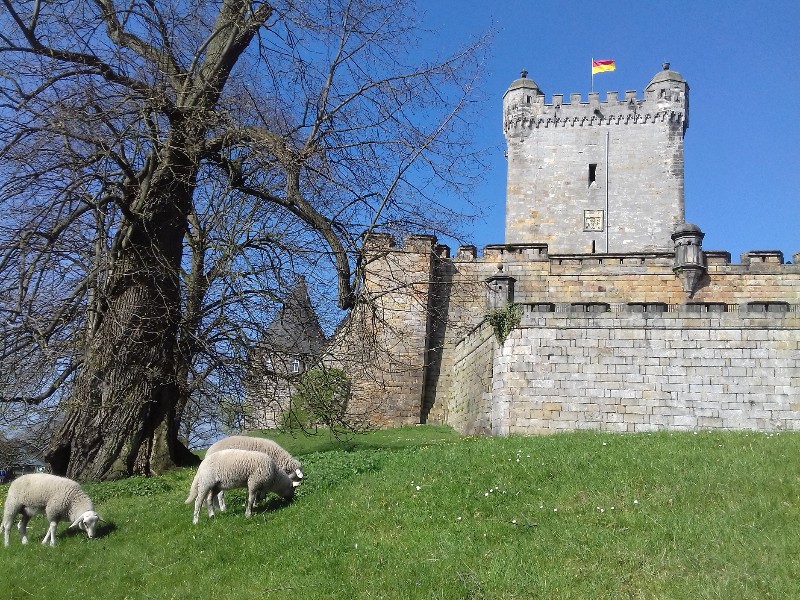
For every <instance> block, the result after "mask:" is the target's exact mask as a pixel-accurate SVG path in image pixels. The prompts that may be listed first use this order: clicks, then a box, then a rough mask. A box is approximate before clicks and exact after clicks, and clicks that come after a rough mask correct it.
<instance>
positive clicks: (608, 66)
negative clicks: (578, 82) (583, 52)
mask: <svg viewBox="0 0 800 600" xmlns="http://www.w3.org/2000/svg"><path fill="white" fill-rule="evenodd" d="M616 68H617V63H615V62H614V61H613V60H593V61H592V75H594V74H595V73H603V72H605V71H615V70H616Z"/></svg>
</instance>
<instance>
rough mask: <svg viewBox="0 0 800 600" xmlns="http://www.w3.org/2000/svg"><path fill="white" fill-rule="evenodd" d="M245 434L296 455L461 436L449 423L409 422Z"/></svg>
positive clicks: (423, 443) (432, 442) (396, 446)
mask: <svg viewBox="0 0 800 600" xmlns="http://www.w3.org/2000/svg"><path fill="white" fill-rule="evenodd" d="M247 435H253V436H257V437H266V438H270V439H272V440H275V441H276V442H278V443H279V444H281V445H282V446H283V447H284V448H286V449H288V450H290V451H291V452H292V453H293V454H294V455H296V456H302V455H303V454H311V453H314V452H331V451H336V450H339V451H341V450H343V451H345V452H354V451H358V450H399V449H403V448H413V447H418V446H429V445H436V444H444V443H450V442H454V441H456V440H457V439H458V438H459V437H460V435H459V434H458V433H457V432H456V431H455V430H453V429H452V428H451V427H448V426H443V425H409V426H405V427H394V428H390V429H374V430H370V431H364V432H359V433H354V432H346V433H340V432H337V433H334V432H331V431H329V430H328V429H323V428H319V429H316V430H305V431H304V430H296V431H279V430H254V431H250V432H247Z"/></svg>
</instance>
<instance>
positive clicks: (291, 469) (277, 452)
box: [192, 435, 304, 511]
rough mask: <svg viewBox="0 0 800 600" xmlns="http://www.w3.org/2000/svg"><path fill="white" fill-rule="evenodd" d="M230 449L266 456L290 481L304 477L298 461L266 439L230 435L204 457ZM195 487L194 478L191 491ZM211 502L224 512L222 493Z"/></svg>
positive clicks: (209, 449) (212, 445) (276, 444)
mask: <svg viewBox="0 0 800 600" xmlns="http://www.w3.org/2000/svg"><path fill="white" fill-rule="evenodd" d="M231 449H235V450H252V451H254V452H264V453H266V454H268V455H269V456H270V457H271V458H272V460H274V461H275V464H277V465H278V467H279V468H280V469H282V470H283V472H284V473H286V474H287V475H288V476H289V477H290V478H291V479H293V480H295V481H300V480H302V479H303V477H304V475H303V471H302V470H301V466H302V465H301V464H300V461H299V460H297V459H296V458H295V457H294V456H292V455H291V454H290V453H289V452H288V451H287V450H285V449H284V448H283V447H282V446H281V445H280V444H278V442H275V441H273V440H269V439H267V438H260V437H250V436H249V435H231V436H229V437H226V438H222V439H221V440H219V441H218V442H214V443H213V444H211V446H209V448H208V450H206V456H207V457H208V456H210V455H211V454H214V453H215V452H219V451H220V450H231ZM196 487H197V477H196V476H195V481H193V482H192V490H193V491H194V490H195V488H196ZM195 493H196V491H195ZM213 501H214V502H216V503H217V505H218V506H219V509H220V510H222V511H224V510H225V493H224V492H219V493H218V494H216V495H215V496H214V499H213Z"/></svg>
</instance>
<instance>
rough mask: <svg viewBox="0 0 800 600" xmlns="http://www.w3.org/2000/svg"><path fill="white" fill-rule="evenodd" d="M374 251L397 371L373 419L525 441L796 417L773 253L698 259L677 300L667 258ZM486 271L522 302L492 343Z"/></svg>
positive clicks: (789, 321) (417, 247)
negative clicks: (699, 268)
mask: <svg viewBox="0 0 800 600" xmlns="http://www.w3.org/2000/svg"><path fill="white" fill-rule="evenodd" d="M387 249H388V251H384V252H382V254H381V255H380V256H379V257H376V258H375V259H374V260H372V261H371V262H370V267H369V270H370V273H371V275H370V279H369V280H370V281H371V282H372V286H373V288H374V289H379V290H382V291H380V292H379V293H378V294H377V295H376V296H375V297H376V298H380V299H381V304H386V303H387V301H388V304H389V306H387V307H384V312H383V313H382V315H383V320H384V321H386V322H388V323H390V324H391V328H388V329H385V330H383V331H384V335H385V336H386V338H385V339H386V340H389V339H392V340H395V341H394V342H393V343H394V346H392V350H391V352H390V354H391V355H392V356H394V359H395V363H394V364H395V365H400V366H402V368H397V367H393V369H394V374H393V376H392V377H389V378H387V380H388V381H391V389H390V390H389V389H388V388H387V390H386V391H385V393H389V394H390V396H391V397H392V406H393V407H394V408H393V409H392V410H391V411H390V412H389V414H387V415H384V417H385V418H384V420H383V421H382V422H383V423H384V424H400V423H403V424H407V423H410V422H415V419H418V420H419V421H421V422H436V423H448V424H451V425H453V426H454V427H455V428H456V429H458V430H460V431H463V432H465V433H481V432H483V433H490V432H494V433H510V432H517V433H522V432H526V433H538V432H541V431H548V430H556V429H565V428H584V427H593V428H601V429H614V430H625V431H639V430H645V429H648V428H676V427H677V428H681V427H690V426H696V427H720V428H728V427H731V428H753V429H770V428H773V429H774V428H784V429H791V428H795V424H796V423H800V420H798V419H800V413H796V412H794V411H797V410H798V406H797V404H796V403H797V402H798V401H799V400H798V398H799V397H800V363H798V360H800V346H798V344H800V264H783V256H782V255H781V254H780V253H779V252H774V251H771V252H770V251H765V252H752V253H747V254H745V255H743V256H742V262H741V264H730V263H729V259H730V258H729V256H728V255H727V253H724V252H708V253H707V254H706V255H705V263H706V274H705V276H704V277H703V278H702V279H701V280H700V283H699V285H698V289H697V290H696V291H695V292H694V294H693V295H692V297H689V296H688V294H687V292H686V290H684V288H683V287H682V285H681V281H680V278H679V277H677V276H676V274H675V273H674V272H673V267H674V258H675V255H674V253H639V254H617V255H615V254H608V255H606V254H603V255H599V254H594V255H550V254H549V253H548V251H547V246H546V245H543V244H529V245H502V246H500V245H498V246H488V247H487V248H486V249H485V251H484V254H483V256H481V257H478V256H477V253H476V252H475V249H474V248H471V247H462V248H460V249H459V250H458V252H457V253H456V254H455V256H452V257H451V256H450V252H449V249H447V248H446V247H443V246H441V245H437V244H436V240H435V238H432V237H430V236H427V237H419V236H415V237H414V238H412V239H410V240H407V241H406V243H405V245H404V246H402V247H400V246H395V245H394V242H393V241H385V245H384V250H387ZM798 258H800V255H796V256H795V262H797V259H798ZM426 268H429V269H430V270H429V271H428V272H426V271H425V269H426ZM497 273H503V274H505V276H508V277H510V278H513V279H514V280H515V286H514V292H513V293H514V297H513V301H514V302H515V303H518V304H520V305H521V306H523V307H524V308H525V314H524V318H523V322H522V324H521V326H520V328H519V329H518V330H515V331H514V332H513V333H512V335H511V336H510V337H509V339H508V340H507V341H506V342H505V343H504V344H500V343H499V342H497V340H496V339H495V337H494V334H493V332H492V330H491V328H490V327H489V326H488V325H487V324H486V323H485V322H484V317H485V316H486V314H487V312H488V303H487V295H488V293H489V287H488V285H487V283H486V280H487V279H490V278H491V277H492V276H495V275H496V274H497ZM401 274H402V275H401ZM398 278H399V280H400V281H402V282H404V283H399V282H398ZM390 282H391V288H390V290H389V291H387V290H386V286H387V285H389V283H390ZM374 286H377V288H375V287H374ZM426 306H427V309H426V308H425V307H426ZM381 363H382V364H384V365H385V367H386V369H387V370H388V369H389V366H388V365H389V364H390V362H389V360H388V358H387V359H383V360H382V361H381ZM792 373H793V374H792ZM723 380H725V381H723ZM767 381H768V382H769V383H765V382H767ZM720 386H722V387H720ZM745 399H746V401H745ZM395 400H397V402H395Z"/></svg>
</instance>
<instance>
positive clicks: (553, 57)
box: [419, 0, 800, 262]
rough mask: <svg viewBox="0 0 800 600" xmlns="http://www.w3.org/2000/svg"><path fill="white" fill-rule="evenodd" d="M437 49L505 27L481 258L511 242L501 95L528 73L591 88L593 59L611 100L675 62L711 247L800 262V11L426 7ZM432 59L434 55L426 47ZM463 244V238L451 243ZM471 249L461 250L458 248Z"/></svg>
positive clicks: (691, 184)
mask: <svg viewBox="0 0 800 600" xmlns="http://www.w3.org/2000/svg"><path fill="white" fill-rule="evenodd" d="M419 6H420V8H421V11H420V15H419V19H420V25H421V26H422V27H423V28H426V29H430V30H432V31H435V32H436V33H435V36H432V37H431V38H429V39H430V40H432V41H430V42H429V43H430V44H431V50H432V52H434V53H445V52H447V51H448V50H452V49H453V48H455V47H457V46H458V45H459V44H463V42H464V40H467V39H470V38H473V37H475V36H476V35H478V34H479V33H480V32H482V31H485V30H487V29H489V28H494V29H495V30H496V34H495V36H494V39H493V42H492V46H491V48H490V50H489V56H488V62H487V64H486V68H485V78H484V81H483V83H482V85H481V98H480V102H481V104H482V105H483V106H482V107H481V108H482V112H483V114H484V115H485V119H483V122H482V125H481V126H480V127H478V128H477V129H476V131H475V134H476V143H477V144H479V145H484V146H487V147H490V148H491V149H492V150H491V153H490V157H489V171H488V173H487V178H486V181H485V183H484V184H483V185H482V186H480V187H478V188H477V189H476V190H475V200H476V201H477V202H478V203H479V204H480V205H482V206H483V207H485V209H486V210H487V213H488V214H487V217H486V218H485V219H484V221H483V222H482V223H479V224H476V225H475V227H474V230H473V235H472V238H471V242H472V243H474V244H475V245H476V246H478V248H479V249H480V248H482V247H483V246H484V245H486V244H497V243H503V241H504V229H505V222H504V211H505V177H506V165H505V159H504V157H503V149H504V147H505V142H504V139H503V135H502V129H501V99H502V95H503V93H504V92H505V90H506V88H507V87H508V85H509V84H510V83H511V81H512V80H514V79H515V78H517V77H519V73H520V70H521V69H522V68H525V69H527V70H528V72H529V77H531V78H533V79H534V80H535V81H536V82H537V83H538V84H539V86H540V88H541V89H542V90H543V91H544V93H545V95H546V101H547V102H548V103H549V102H550V101H551V98H552V94H554V93H561V94H564V96H565V97H568V95H569V94H570V93H572V92H581V94H582V95H583V97H584V99H585V98H586V94H587V93H588V92H589V91H590V86H591V73H590V60H591V59H592V58H593V57H594V58H608V59H614V60H615V61H616V63H617V70H616V71H614V72H609V73H601V74H598V75H596V76H595V79H594V89H595V91H598V92H600V98H601V100H604V99H605V92H606V91H609V90H616V91H619V92H620V93H622V92H624V91H625V90H637V91H638V92H639V94H640V95H641V92H642V90H643V89H644V87H645V86H646V85H647V83H648V82H649V81H650V79H651V77H652V76H653V75H654V74H655V73H656V72H657V71H659V70H660V69H661V64H662V62H664V61H668V62H670V64H671V68H672V69H674V70H677V71H679V72H680V73H681V74H682V75H683V77H684V78H685V79H686V80H687V82H688V83H689V86H690V115H689V128H688V130H687V132H686V138H685V155H684V158H685V177H686V219H687V220H688V221H690V222H692V223H695V224H697V225H698V226H699V227H700V228H701V229H702V230H703V231H704V232H705V234H706V237H705V240H704V242H703V247H704V249H706V250H727V251H728V252H730V253H731V259H732V262H739V255H740V254H741V253H742V252H745V251H747V250H781V251H783V253H784V259H785V260H787V261H791V260H792V255H793V254H794V253H797V252H800V34H798V31H800V1H798V0H792V1H790V0H775V1H774V2H770V3H766V2H744V1H739V0H732V1H727V2H722V1H719V2H717V1H711V0H694V1H684V0H678V1H669V2H649V1H639V2H622V1H603V2H580V1H578V2H575V1H573V2H559V1H550V2H534V1H529V2H524V1H520V0H512V1H502V0H498V1H496V2H486V1H485V0H484V1H479V0H460V1H457V2H456V1H440V2H428V3H425V2H420V3H419ZM423 50H424V49H423ZM442 241H444V242H445V243H450V241H449V240H442ZM454 245H457V242H454Z"/></svg>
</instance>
